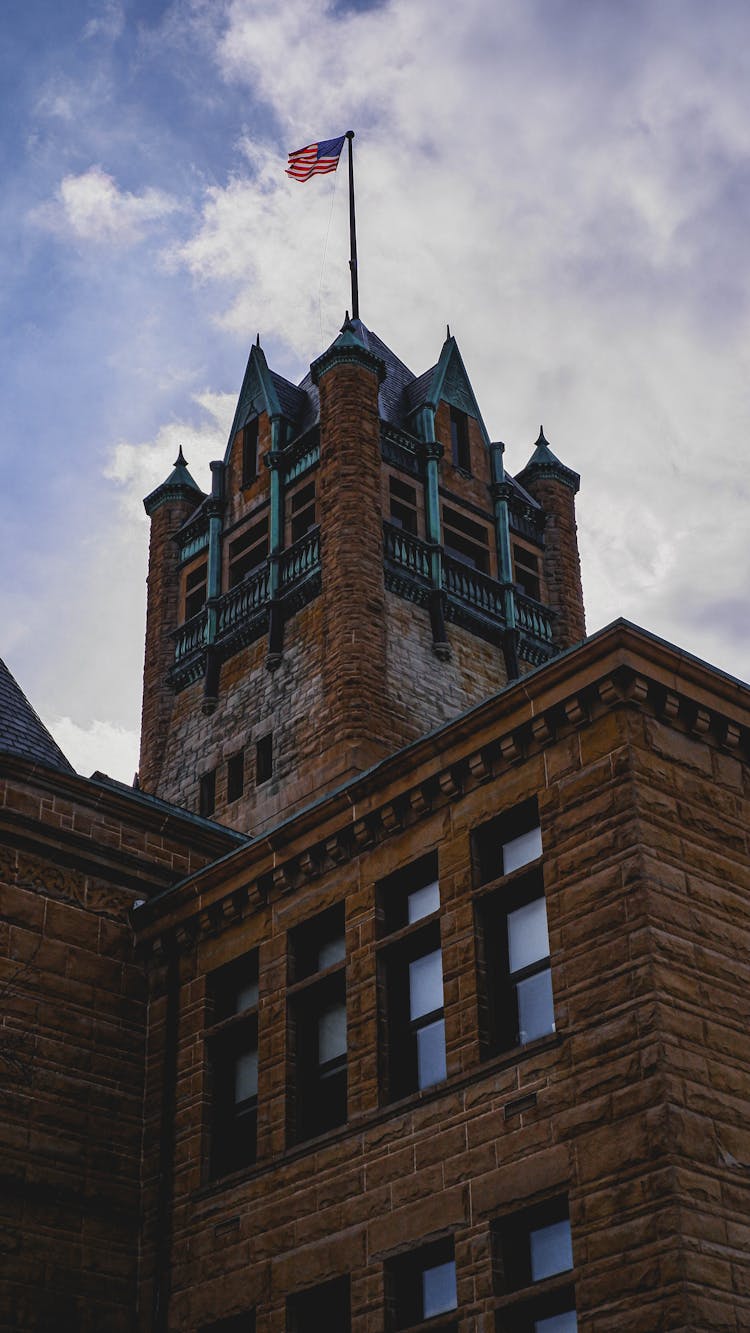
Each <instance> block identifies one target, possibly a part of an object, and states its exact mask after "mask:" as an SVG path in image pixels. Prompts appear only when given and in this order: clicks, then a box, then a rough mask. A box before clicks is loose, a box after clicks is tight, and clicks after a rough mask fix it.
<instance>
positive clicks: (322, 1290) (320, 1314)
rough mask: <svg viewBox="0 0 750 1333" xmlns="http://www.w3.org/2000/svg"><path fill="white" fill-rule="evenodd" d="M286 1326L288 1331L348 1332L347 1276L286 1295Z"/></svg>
mask: <svg viewBox="0 0 750 1333" xmlns="http://www.w3.org/2000/svg"><path fill="white" fill-rule="evenodd" d="M286 1326H287V1333H349V1330H350V1329H351V1307H350V1298H349V1278H348V1277H339V1278H334V1280H333V1281H332V1282H323V1283H321V1284H320V1286H318V1287H309V1288H308V1289H307V1291H299V1292H297V1293H296V1295H294V1296H289V1297H288V1299H287V1303H286Z"/></svg>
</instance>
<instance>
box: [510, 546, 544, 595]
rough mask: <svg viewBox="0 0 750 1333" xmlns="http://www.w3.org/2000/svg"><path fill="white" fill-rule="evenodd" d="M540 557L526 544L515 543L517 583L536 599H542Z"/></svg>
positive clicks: (514, 560) (514, 555)
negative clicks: (529, 549) (528, 548)
mask: <svg viewBox="0 0 750 1333" xmlns="http://www.w3.org/2000/svg"><path fill="white" fill-rule="evenodd" d="M539 564H540V562H539V557H538V556H536V555H534V553H533V552H532V551H527V550H526V547H525V546H518V545H517V544H516V543H515V542H514V543H513V565H514V568H515V574H516V583H518V584H520V586H521V588H522V589H523V591H524V592H525V593H526V595H527V597H533V598H534V600H535V601H537V602H541V600H542V581H541V577H540V574H539Z"/></svg>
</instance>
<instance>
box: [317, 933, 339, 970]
mask: <svg viewBox="0 0 750 1333" xmlns="http://www.w3.org/2000/svg"><path fill="white" fill-rule="evenodd" d="M345 958H346V942H345V940H344V936H343V935H337V936H336V937H335V938H334V939H332V940H325V941H324V942H323V944H321V946H320V948H319V949H318V971H322V970H323V968H324V967H332V966H333V964H334V963H342V962H343V961H344V959H345Z"/></svg>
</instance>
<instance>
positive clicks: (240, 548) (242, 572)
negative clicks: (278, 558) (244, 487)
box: [229, 517, 268, 588]
mask: <svg viewBox="0 0 750 1333" xmlns="http://www.w3.org/2000/svg"><path fill="white" fill-rule="evenodd" d="M267 555H268V517H265V518H262V519H261V520H260V522H259V523H254V524H253V525H252V526H251V527H249V528H245V531H244V532H243V533H241V534H240V536H239V537H236V538H235V540H234V541H232V542H230V543H229V586H230V588H235V587H236V586H237V584H238V583H241V582H242V580H243V579H244V578H246V577H247V575H248V574H251V573H252V571H253V570H254V569H257V568H258V566H259V565H262V564H263V561H264V560H265V558H266V556H267Z"/></svg>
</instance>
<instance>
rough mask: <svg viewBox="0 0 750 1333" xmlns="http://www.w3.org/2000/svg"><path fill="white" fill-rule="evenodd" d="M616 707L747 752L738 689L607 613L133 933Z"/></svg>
mask: <svg viewBox="0 0 750 1333" xmlns="http://www.w3.org/2000/svg"><path fill="white" fill-rule="evenodd" d="M623 707H624V708H636V709H639V710H641V711H643V712H644V713H646V714H648V715H650V716H653V717H656V718H658V719H659V720H660V721H662V722H664V723H665V724H666V725H668V726H670V727H673V728H676V729H678V730H680V731H682V732H683V733H687V734H690V735H693V736H696V737H699V738H700V739H701V740H702V742H703V743H704V744H707V745H711V746H714V747H716V748H719V749H722V750H723V751H724V752H729V753H732V754H734V755H736V756H737V757H738V758H743V759H744V760H745V762H747V761H748V759H749V758H750V688H749V687H748V686H746V685H743V684H742V683H741V682H739V681H735V680H732V679H731V678H730V677H727V676H724V675H723V674H722V673H720V672H717V671H715V670H714V669H712V668H710V667H708V666H706V665H705V664H704V663H702V662H700V661H698V659H696V658H692V657H689V656H688V655H687V654H682V653H680V652H679V651H678V650H677V649H674V648H673V647H672V646H671V645H669V644H665V643H663V642H662V641H660V640H658V639H655V638H653V637H652V636H651V635H648V634H646V633H645V632H644V631H642V630H639V629H637V627H635V626H632V625H629V624H628V623H627V622H624V621H618V622H615V623H614V624H613V625H612V626H609V627H608V628H607V629H606V630H602V631H600V632H599V634H597V635H594V636H593V637H592V638H591V639H588V640H586V641H585V642H584V643H583V644H581V645H579V646H578V647H576V648H573V649H569V650H568V651H567V652H565V653H562V654H560V655H559V656H558V657H556V658H553V659H552V660H551V661H550V662H548V663H546V664H545V666H543V667H540V668H539V669H537V670H536V671H533V672H531V673H529V675H528V676H525V677H522V678H521V679H520V680H518V681H516V682H514V684H513V685H511V686H509V687H507V688H506V689H505V690H503V691H501V692H500V693H499V694H497V695H495V696H493V697H492V698H490V699H488V700H486V701H484V702H483V703H481V704H479V705H477V706H476V707H475V708H473V709H471V710H470V711H469V712H467V713H465V714H463V715H462V716H460V717H459V718H457V719H456V720H455V721H454V722H451V723H448V724H446V726H444V727H443V728H441V729H440V730H439V731H437V732H433V733H431V734H429V735H427V736H425V737H423V738H422V739H421V740H418V741H415V742H413V744H412V745H410V746H407V747H405V748H404V749H402V750H400V751H398V752H397V753H396V754H395V755H392V756H390V757H389V758H387V759H385V760H383V761H382V762H381V763H380V764H378V765H376V766H375V767H374V768H373V769H371V770H369V771H368V772H366V773H364V774H361V775H360V776H358V777H356V778H354V779H352V780H351V781H350V782H349V783H347V784H346V786H345V787H343V788H341V789H340V790H339V791H336V792H333V793H331V794H330V795H329V796H326V797H323V798H321V800H320V801H319V802H317V803H316V804H315V805H313V806H310V807H306V808H305V809H304V810H302V811H300V812H299V813H298V814H295V815H291V816H290V817H289V819H288V820H286V821H284V823H282V824H280V825H278V826H277V827H276V828H274V829H271V830H270V831H269V832H268V833H267V834H265V835H261V836H260V837H258V838H257V839H256V841H255V842H254V843H253V844H252V845H251V846H248V847H247V848H246V849H242V850H240V851H239V852H236V853H231V854H230V855H228V856H226V857H225V858H224V859H223V861H222V863H221V864H212V865H210V866H207V867H206V868H205V869H204V870H202V871H199V872H198V873H197V874H196V875H194V876H192V877H191V878H190V879H189V880H186V881H183V883H182V884H179V885H177V886H175V888H174V889H172V890H170V891H167V893H166V894H164V895H162V897H161V898H160V900H158V901H154V902H152V903H147V904H146V905H145V906H144V907H142V908H140V909H139V910H138V912H137V913H136V914H135V916H134V925H135V928H136V932H137V934H138V935H139V938H140V940H141V942H142V943H143V944H144V945H149V944H150V943H151V942H152V941H153V940H154V939H155V938H156V937H157V936H159V935H160V934H162V933H163V932H164V930H165V929H166V930H167V931H169V930H172V929H174V927H175V926H176V925H177V923H178V922H179V923H182V922H183V921H184V920H187V919H192V918H193V917H195V918H197V919H198V920H199V922H200V929H202V930H208V931H210V932H211V931H216V930H219V929H221V927H222V925H223V923H224V922H225V921H226V920H227V917H228V916H229V917H231V918H232V919H233V918H235V917H237V916H238V915H239V916H241V915H242V913H243V912H244V911H245V910H246V909H247V907H248V905H253V904H257V903H258V902H260V901H266V900H267V899H268V897H276V896H278V895H282V894H285V893H288V892H291V891H294V890H295V889H297V888H299V887H300V886H301V885H303V884H305V883H307V882H309V881H311V880H313V879H315V878H317V877H319V876H320V875H322V874H325V873H326V872H327V871H329V870H331V869H332V868H333V867H334V866H336V865H341V864H343V863H344V862H346V861H347V860H349V859H353V858H355V857H356V856H358V855H359V853H360V852H361V851H364V850H366V849H367V848H369V847H371V846H373V845H375V844H376V843H379V842H382V841H384V840H385V839H386V838H388V837H390V836H393V835H394V834H396V833H399V832H400V831H401V830H403V829H405V828H407V827H409V826H411V825H413V824H415V823H416V822H417V821H418V820H420V819H423V818H426V817H428V816H429V815H431V814H432V813H434V812H437V811H439V810H440V809H441V808H442V807H445V806H447V805H448V804H449V803H452V802H454V801H455V800H457V799H460V797H461V796H462V795H463V794H466V793H468V792H470V791H471V790H473V789H474V788H476V787H477V786H479V785H481V784H483V783H487V782H490V781H491V780H496V779H497V778H499V777H501V776H502V774H503V772H504V771H507V770H508V769H509V768H511V767H512V766H513V765H515V764H517V763H519V762H521V761H523V760H524V759H527V758H529V757H531V756H533V755H534V754H535V753H539V752H540V751H541V750H543V749H544V748H545V747H546V746H547V745H548V744H549V743H550V742H551V741H553V740H556V739H561V738H563V737H564V736H565V735H569V734H572V733H573V732H575V731H578V730H580V729H581V728H583V727H585V726H586V725H587V724H588V723H589V722H590V721H595V720H596V718H597V717H601V716H602V715H603V714H604V713H606V712H607V711H608V710H610V709H613V708H623ZM394 789H395V790H394Z"/></svg>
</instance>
